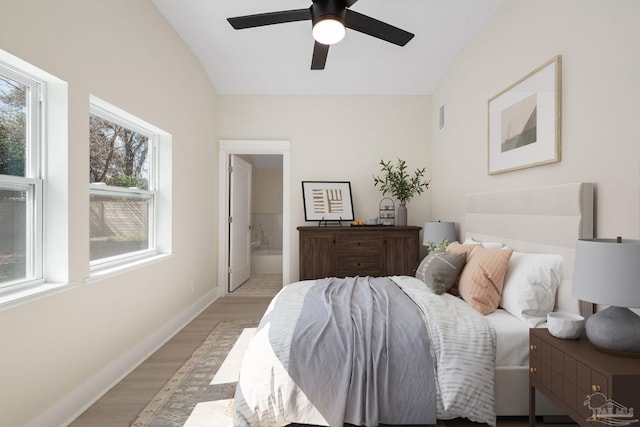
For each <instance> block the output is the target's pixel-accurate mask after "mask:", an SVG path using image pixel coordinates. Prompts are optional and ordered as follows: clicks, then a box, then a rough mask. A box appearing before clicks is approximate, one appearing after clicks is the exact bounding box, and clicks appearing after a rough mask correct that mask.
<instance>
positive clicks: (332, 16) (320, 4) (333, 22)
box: [227, 0, 413, 70]
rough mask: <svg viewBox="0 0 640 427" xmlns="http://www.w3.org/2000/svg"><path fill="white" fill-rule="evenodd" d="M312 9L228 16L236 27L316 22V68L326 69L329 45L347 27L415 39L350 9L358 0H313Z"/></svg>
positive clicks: (396, 39)
mask: <svg viewBox="0 0 640 427" xmlns="http://www.w3.org/2000/svg"><path fill="white" fill-rule="evenodd" d="M312 1H313V4H312V5H311V7H309V8H308V9H294V10H282V11H278V12H268V13H259V14H256V15H246V16H237V17H234V18H227V21H229V23H230V24H231V26H233V28H235V29H236V30H241V29H244V28H254V27H261V26H264V25H272V24H283V23H285V22H295V21H308V20H310V21H311V22H312V24H313V30H312V33H313V38H314V39H315V45H314V48H313V58H312V59H311V69H312V70H324V66H325V64H326V62H327V55H328V53H329V46H330V45H332V44H335V43H337V42H339V41H340V40H342V38H343V37H344V35H345V32H346V30H345V28H350V29H352V30H356V31H359V32H361V33H364V34H368V35H370V36H373V37H376V38H379V39H381V40H385V41H387V42H389V43H393V44H396V45H398V46H404V45H406V44H407V43H409V41H410V40H411V39H412V38H413V34H411V33H409V32H407V31H405V30H402V29H400V28H397V27H394V26H393V25H389V24H387V23H385V22H382V21H378V20H377V19H373V18H370V17H368V16H366V15H363V14H361V13H358V12H355V11H353V10H351V9H349V8H350V7H351V6H353V5H354V4H355V3H356V2H357V1H358V0H312Z"/></svg>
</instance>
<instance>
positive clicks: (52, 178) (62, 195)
mask: <svg viewBox="0 0 640 427" xmlns="http://www.w3.org/2000/svg"><path fill="white" fill-rule="evenodd" d="M0 64H2V65H3V66H4V67H5V68H8V69H9V70H10V71H11V72H13V73H14V75H16V74H17V75H18V76H24V77H26V78H28V79H31V80H34V81H36V82H38V83H40V93H39V94H38V98H37V102H38V104H37V105H38V108H37V109H36V110H37V113H38V115H39V116H38V118H37V120H32V121H31V122H30V127H29V132H31V133H32V134H33V133H36V134H37V135H38V136H39V137H40V142H39V148H40V150H39V156H37V157H34V156H31V157H32V158H31V159H30V160H31V162H30V163H28V164H27V175H28V176H31V177H37V178H33V179H35V181H39V183H38V184H36V187H38V188H37V189H36V190H35V191H37V192H39V193H40V194H41V195H42V196H41V198H40V199H39V203H40V206H39V212H38V213H37V214H36V216H35V217H34V218H33V220H34V221H35V222H36V224H37V226H38V227H39V228H40V230H39V231H38V230H34V231H35V232H36V233H37V232H40V233H41V235H42V236H43V237H42V239H38V240H39V241H38V244H39V245H40V247H39V248H37V250H36V251H35V254H36V257H38V258H39V259H36V260H35V261H34V262H35V263H36V264H38V266H37V269H38V270H39V271H38V272H37V273H38V274H37V275H38V276H39V277H38V278H35V279H33V280H29V281H23V282H21V283H20V284H15V285H11V286H5V287H3V288H1V289H0V309H4V308H6V307H10V306H14V305H17V304H21V303H25V302H28V301H31V300H33V299H36V298H39V297H42V296H45V295H49V294H50V293H52V292H56V291H59V290H61V289H65V288H68V287H70V285H71V284H70V283H69V264H68V260H69V238H68V232H69V220H68V218H69V215H68V204H67V203H66V200H68V185H67V183H68V155H67V153H68V122H69V121H68V85H67V83H66V82H64V81H63V80H60V79H58V78H57V77H55V76H53V75H51V74H49V73H47V72H46V71H43V70H41V69H39V68H37V67H35V66H33V65H31V64H29V63H28V62H26V61H23V60H22V59H20V58H18V57H16V56H13V55H12V54H10V53H8V52H6V51H4V50H2V49H0ZM10 77H12V76H10ZM30 102H35V101H34V100H33V94H32V100H31V101H30ZM38 126H39V128H38ZM11 180H12V179H11V178H7V177H6V176H3V181H4V182H9V181H11ZM23 182H25V181H24V180H23ZM50 187H55V188H56V194H57V197H55V198H49V197H47V193H48V188H50Z"/></svg>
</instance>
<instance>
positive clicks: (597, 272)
mask: <svg viewBox="0 0 640 427" xmlns="http://www.w3.org/2000/svg"><path fill="white" fill-rule="evenodd" d="M571 293H572V295H573V296H574V297H576V298H578V299H581V300H584V301H589V302H592V303H595V304H604V305H608V306H609V307H608V308H605V309H604V310H602V311H598V312H597V313H595V314H593V315H591V316H590V317H589V318H588V319H587V322H586V325H585V330H586V332H587V338H589V341H591V344H593V346H594V347H595V348H596V349H598V350H601V351H605V352H609V353H615V354H617V355H620V356H631V357H640V316H639V315H638V314H636V313H634V312H633V311H632V310H629V308H640V240H629V239H622V238H621V237H618V238H617V239H580V240H578V241H577V243H576V258H575V264H574V272H573V287H572V291H571Z"/></svg>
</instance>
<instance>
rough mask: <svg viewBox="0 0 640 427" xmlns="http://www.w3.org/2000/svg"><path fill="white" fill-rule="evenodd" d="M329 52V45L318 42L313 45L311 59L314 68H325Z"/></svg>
mask: <svg viewBox="0 0 640 427" xmlns="http://www.w3.org/2000/svg"><path fill="white" fill-rule="evenodd" d="M328 54H329V45H328V44H322V43H318V42H316V44H315V45H314V46H313V58H312V59H311V69H312V70H324V65H325V64H326V63H327V55H328Z"/></svg>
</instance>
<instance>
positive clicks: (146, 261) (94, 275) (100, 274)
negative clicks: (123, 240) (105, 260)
mask: <svg viewBox="0 0 640 427" xmlns="http://www.w3.org/2000/svg"><path fill="white" fill-rule="evenodd" d="M172 257H173V255H171V254H157V253H156V254H153V255H150V256H147V257H144V258H140V259H138V260H135V261H129V262H126V263H122V264H118V265H112V266H106V267H101V268H95V269H93V270H91V274H90V275H89V277H88V278H87V279H86V281H85V282H86V283H87V284H89V283H93V282H97V281H99V280H102V279H106V278H108V277H111V276H115V275H118V274H122V273H126V272H128V271H132V270H136V269H138V268H141V267H146V266H148V265H151V264H155V263H158V262H161V261H164V260H167V259H169V258H172Z"/></svg>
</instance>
